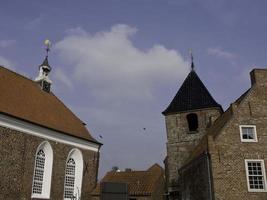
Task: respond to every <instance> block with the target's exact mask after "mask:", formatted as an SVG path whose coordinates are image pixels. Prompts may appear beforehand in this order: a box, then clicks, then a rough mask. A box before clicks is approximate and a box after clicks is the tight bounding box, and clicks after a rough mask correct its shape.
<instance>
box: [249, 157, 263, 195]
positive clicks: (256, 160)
mask: <svg viewBox="0 0 267 200" xmlns="http://www.w3.org/2000/svg"><path fill="white" fill-rule="evenodd" d="M249 162H260V163H261V169H262V176H263V183H264V188H263V189H251V188H250V184H249V173H248V163H249ZM245 168H246V178H247V187H248V191H249V192H267V183H266V172H265V165H264V160H263V159H245Z"/></svg>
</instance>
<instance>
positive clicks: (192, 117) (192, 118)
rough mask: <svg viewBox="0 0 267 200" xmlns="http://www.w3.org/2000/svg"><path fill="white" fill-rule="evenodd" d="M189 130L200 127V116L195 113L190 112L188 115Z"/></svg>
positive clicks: (195, 129)
mask: <svg viewBox="0 0 267 200" xmlns="http://www.w3.org/2000/svg"><path fill="white" fill-rule="evenodd" d="M186 119H187V123H188V129H189V131H190V132H191V131H197V129H198V117H197V114H195V113H190V114H188V115H187V116H186Z"/></svg>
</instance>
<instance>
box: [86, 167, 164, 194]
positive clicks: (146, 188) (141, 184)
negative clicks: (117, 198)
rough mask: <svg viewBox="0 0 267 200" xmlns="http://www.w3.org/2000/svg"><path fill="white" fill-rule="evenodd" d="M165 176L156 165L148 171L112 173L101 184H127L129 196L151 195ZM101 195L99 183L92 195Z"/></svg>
mask: <svg viewBox="0 0 267 200" xmlns="http://www.w3.org/2000/svg"><path fill="white" fill-rule="evenodd" d="M163 174H164V171H163V169H162V167H161V166H159V165H158V164H154V165H153V166H151V167H150V168H149V169H148V170H147V171H123V172H115V171H110V172H108V173H107V174H106V175H105V176H104V178H103V179H102V180H101V182H115V183H127V184H128V191H129V195H151V193H152V192H153V191H154V190H155V187H156V183H157V181H158V180H159V178H160V177H163ZM101 182H100V183H101ZM99 194H100V184H99V183H98V184H97V186H96V188H95V189H94V190H93V191H92V192H91V195H93V196H97V195H99Z"/></svg>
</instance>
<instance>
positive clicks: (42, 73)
mask: <svg viewBox="0 0 267 200" xmlns="http://www.w3.org/2000/svg"><path fill="white" fill-rule="evenodd" d="M45 46H46V48H45V50H46V57H45V59H44V61H43V63H42V64H41V65H40V66H39V75H38V77H36V79H35V82H37V83H38V84H39V85H40V86H41V89H42V90H44V91H46V92H50V89H51V84H52V81H51V80H50V79H49V77H48V74H49V72H50V71H51V70H52V68H51V66H50V65H49V63H48V53H49V51H50V47H51V42H50V41H49V40H45Z"/></svg>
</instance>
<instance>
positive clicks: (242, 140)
mask: <svg viewBox="0 0 267 200" xmlns="http://www.w3.org/2000/svg"><path fill="white" fill-rule="evenodd" d="M242 128H253V130H254V139H244V138H243V132H242ZM239 132H240V139H241V142H258V137H257V129H256V126H255V125H239Z"/></svg>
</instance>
